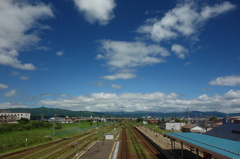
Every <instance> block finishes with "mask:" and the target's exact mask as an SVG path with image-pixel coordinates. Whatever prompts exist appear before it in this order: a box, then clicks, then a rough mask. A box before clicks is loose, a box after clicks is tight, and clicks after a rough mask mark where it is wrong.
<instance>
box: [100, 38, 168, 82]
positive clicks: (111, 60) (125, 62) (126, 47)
mask: <svg viewBox="0 0 240 159" xmlns="http://www.w3.org/2000/svg"><path fill="white" fill-rule="evenodd" d="M101 50H102V52H104V53H103V54H99V55H97V57H96V58H97V59H104V60H106V61H107V66H109V67H110V69H111V70H117V71H118V72H117V73H116V74H115V75H110V76H105V77H104V78H105V79H111V80H113V79H131V78H134V77H136V75H134V74H133V73H132V71H131V69H132V68H136V67H139V66H146V65H153V64H156V63H162V62H165V60H164V58H165V57H166V56H169V55H170V54H169V52H168V51H167V50H166V49H165V48H163V47H160V46H159V45H147V44H145V43H143V42H125V41H112V40H102V41H101ZM123 69H124V70H125V71H126V70H128V71H127V72H123V71H122V70H123Z"/></svg>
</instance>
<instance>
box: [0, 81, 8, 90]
mask: <svg viewBox="0 0 240 159" xmlns="http://www.w3.org/2000/svg"><path fill="white" fill-rule="evenodd" d="M6 88H8V86H7V85H5V84H3V83H0V90H1V89H6Z"/></svg>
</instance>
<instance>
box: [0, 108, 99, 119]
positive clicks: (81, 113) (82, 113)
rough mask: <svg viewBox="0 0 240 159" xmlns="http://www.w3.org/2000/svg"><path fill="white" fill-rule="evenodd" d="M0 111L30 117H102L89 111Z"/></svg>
mask: <svg viewBox="0 0 240 159" xmlns="http://www.w3.org/2000/svg"><path fill="white" fill-rule="evenodd" d="M0 111H10V112H14V113H31V116H55V115H57V116H77V117H78V116H80V117H90V116H98V117H99V116H103V114H102V113H98V112H89V111H71V110H67V109H58V108H46V107H40V108H10V109H0Z"/></svg>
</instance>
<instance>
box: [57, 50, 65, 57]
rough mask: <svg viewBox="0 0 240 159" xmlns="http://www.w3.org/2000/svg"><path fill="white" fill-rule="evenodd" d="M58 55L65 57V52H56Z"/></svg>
mask: <svg viewBox="0 0 240 159" xmlns="http://www.w3.org/2000/svg"><path fill="white" fill-rule="evenodd" d="M56 55H57V56H59V57H61V56H63V55H64V52H63V51H58V52H56Z"/></svg>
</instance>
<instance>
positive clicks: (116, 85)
mask: <svg viewBox="0 0 240 159" xmlns="http://www.w3.org/2000/svg"><path fill="white" fill-rule="evenodd" d="M111 87H112V88H114V89H121V88H122V86H120V85H118V84H112V85H111Z"/></svg>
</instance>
